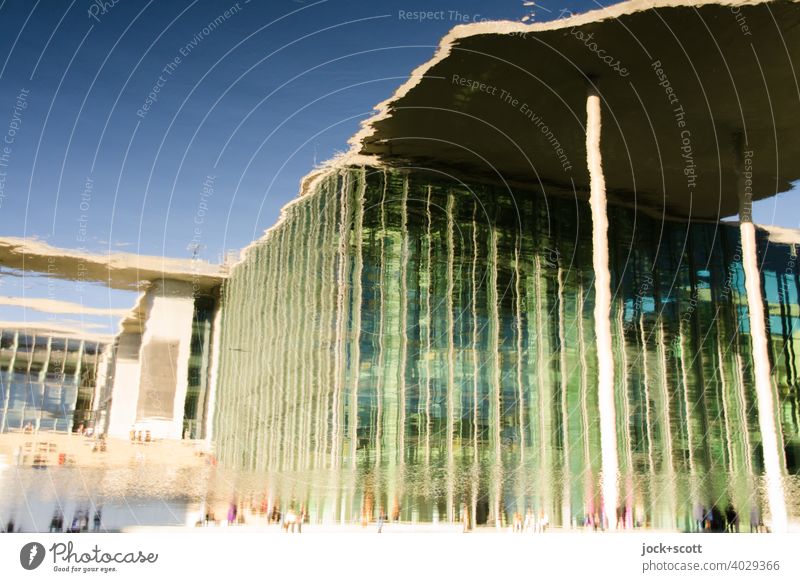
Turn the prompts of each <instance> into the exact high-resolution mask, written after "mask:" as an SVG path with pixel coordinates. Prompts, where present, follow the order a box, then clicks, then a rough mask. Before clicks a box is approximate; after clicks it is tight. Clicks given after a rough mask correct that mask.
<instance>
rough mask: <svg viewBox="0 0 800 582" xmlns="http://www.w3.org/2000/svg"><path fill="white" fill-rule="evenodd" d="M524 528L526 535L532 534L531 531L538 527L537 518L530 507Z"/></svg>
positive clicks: (526, 514)
mask: <svg viewBox="0 0 800 582" xmlns="http://www.w3.org/2000/svg"><path fill="white" fill-rule="evenodd" d="M524 527H525V532H526V533H531V531H533V530H534V528H535V527H536V517H535V516H534V515H533V509H531V508H530V507H529V508H528V511H526V512H525V524H524Z"/></svg>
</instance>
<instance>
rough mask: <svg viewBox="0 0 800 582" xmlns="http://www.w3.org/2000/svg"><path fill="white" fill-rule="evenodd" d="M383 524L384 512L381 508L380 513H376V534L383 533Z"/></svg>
mask: <svg viewBox="0 0 800 582" xmlns="http://www.w3.org/2000/svg"><path fill="white" fill-rule="evenodd" d="M384 523H386V512H385V511H384V510H383V507H381V508H380V511H378V533H381V532H382V531H383V524H384Z"/></svg>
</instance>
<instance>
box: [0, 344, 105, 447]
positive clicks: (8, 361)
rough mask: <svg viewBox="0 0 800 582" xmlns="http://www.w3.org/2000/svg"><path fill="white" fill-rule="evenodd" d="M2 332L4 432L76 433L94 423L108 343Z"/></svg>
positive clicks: (0, 402)
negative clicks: (106, 344) (95, 397)
mask: <svg viewBox="0 0 800 582" xmlns="http://www.w3.org/2000/svg"><path fill="white" fill-rule="evenodd" d="M0 334H2V340H1V341H2V343H0V410H2V418H1V419H0V432H7V431H15V430H43V431H44V430H47V431H58V432H72V431H80V430H82V429H84V428H86V429H88V428H90V427H91V426H93V425H94V421H95V418H94V412H93V402H94V394H95V389H96V385H97V372H98V365H99V363H100V358H101V355H102V351H103V349H104V347H105V346H104V344H102V343H98V342H93V341H86V340H82V339H75V338H64V337H56V336H52V335H48V334H42V335H37V334H34V333H26V332H24V331H19V330H2V331H0Z"/></svg>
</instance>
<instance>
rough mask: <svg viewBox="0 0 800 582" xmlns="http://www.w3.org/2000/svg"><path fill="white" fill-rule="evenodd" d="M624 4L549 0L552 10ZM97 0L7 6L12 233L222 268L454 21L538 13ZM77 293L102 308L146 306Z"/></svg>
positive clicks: (2, 121) (327, 3)
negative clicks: (100, 8) (418, 15)
mask: <svg viewBox="0 0 800 582" xmlns="http://www.w3.org/2000/svg"><path fill="white" fill-rule="evenodd" d="M611 3H613V2H608V1H604V2H602V3H600V2H595V1H590V0H573V1H568V2H560V1H559V2H557V1H555V0H545V1H543V2H542V3H541V4H542V7H541V8H537V9H535V12H536V15H535V20H548V19H551V18H554V17H556V16H557V12H558V10H560V9H562V8H569V9H570V10H572V11H573V12H580V11H583V10H586V9H588V8H596V7H599V6H600V5H601V4H611ZM109 4H110V3H109ZM93 5H94V6H96V4H94V3H92V2H89V1H88V0H75V1H73V2H71V3H66V2H65V3H61V4H58V5H54V4H52V3H49V2H36V3H32V2H29V1H28V0H6V1H5V2H2V3H0V134H3V135H4V134H5V133H6V131H7V128H8V127H9V124H10V123H11V121H12V119H14V117H15V114H14V107H15V104H17V103H18V100H17V96H18V95H19V94H20V93H21V92H23V90H25V91H27V96H26V98H25V104H26V107H25V108H24V109H22V110H21V111H20V112H18V113H19V115H18V117H19V118H20V120H19V122H17V123H18V124H19V125H20V128H19V130H18V131H17V133H16V135H15V136H14V139H13V143H12V144H11V146H10V153H9V154H8V163H7V167H3V168H0V171H2V172H4V173H5V175H4V176H0V178H4V181H3V182H2V184H3V190H2V195H3V197H2V198H0V204H1V205H2V206H0V235H2V236H36V237H39V238H41V239H43V240H44V241H46V242H47V243H49V244H51V245H54V246H62V247H69V248H82V249H85V250H88V251H92V252H99V251H108V250H112V251H113V250H124V251H126V252H139V253H143V254H152V255H167V256H174V257H184V258H188V257H190V256H191V251H190V245H193V244H194V245H199V256H200V257H201V258H205V259H208V260H210V261H212V262H218V261H219V260H220V258H221V257H222V255H223V254H224V253H225V251H227V250H229V249H238V248H241V247H243V246H245V245H247V244H248V243H249V242H250V241H251V240H252V239H254V238H257V237H258V236H259V235H260V234H261V232H263V230H264V229H266V228H268V227H269V226H270V225H272V224H274V222H275V220H276V219H277V217H278V213H279V210H280V208H281V207H282V206H283V205H284V204H285V203H286V202H288V201H289V200H291V199H292V198H294V197H295V196H296V194H297V190H298V183H299V180H300V178H301V177H302V176H304V175H305V174H306V173H308V172H309V170H311V169H312V168H313V166H314V165H315V164H316V163H319V162H322V161H324V160H326V159H329V158H330V157H332V156H333V155H334V154H335V153H336V152H339V151H344V150H346V149H347V147H348V146H347V139H348V138H349V137H350V136H351V135H352V134H353V133H355V132H356V131H357V129H358V127H359V122H360V121H362V120H363V119H365V118H366V117H368V116H369V115H370V114H371V113H372V107H373V106H374V105H375V104H377V103H379V102H380V101H383V100H384V99H386V98H388V97H389V96H390V95H391V94H392V93H393V92H394V90H395V89H396V88H397V87H398V86H399V85H400V84H401V83H402V82H403V81H404V80H405V79H406V78H407V77H408V74H409V73H410V72H411V71H412V70H413V69H414V68H415V67H416V66H418V65H419V64H421V63H423V62H425V61H426V60H427V59H429V58H430V57H431V55H432V54H433V52H434V50H435V47H436V45H437V44H438V42H439V40H440V38H441V37H442V36H443V35H444V34H445V33H446V32H447V31H448V30H449V29H450V28H451V27H452V26H454V25H456V24H459V22H463V21H471V20H475V19H497V18H506V19H511V20H520V19H521V18H522V17H523V16H524V15H526V14H528V13H529V12H530V10H531V8H530V7H525V6H523V2H522V1H521V0H500V1H498V2H492V3H488V2H485V1H480V0H450V1H446V2H445V1H440V0H437V1H433V2H431V1H428V0H382V1H380V2H364V1H361V2H358V1H347V0H320V1H317V2H313V1H311V0H309V1H305V2H302V1H297V0H295V1H289V0H279V1H270V2H269V3H267V2H250V1H249V0H239V2H238V3H237V2H235V1H233V0H230V1H227V0H225V1H219V2H214V3H210V2H200V1H197V0H194V1H193V0H180V1H174V2H155V1H152V0H151V1H149V2H119V3H117V4H116V5H114V6H113V7H111V8H109V9H108V10H107V12H106V13H105V14H103V13H102V12H100V13H96V18H94V19H93V18H91V17H90V16H89V14H88V10H89V7H90V6H93ZM56 6H57V8H56ZM231 8H233V10H231V13H229V15H228V16H227V17H225V16H224V13H225V10H227V9H231ZM415 11H434V12H435V13H436V17H435V19H430V20H426V21H422V22H420V21H419V20H414V19H413V18H410V17H409V16H408V14H410V13H413V12H415ZM401 13H402V15H401ZM459 19H461V20H459ZM215 20H216V24H213V23H214V22H215ZM176 57H177V58H179V62H177V64H176V60H175V59H176ZM170 63H173V64H175V66H174V67H171V68H170V67H168V65H169V64H170ZM156 90H157V94H153V96H154V97H155V99H149V98H148V95H149V94H151V92H153V91H156ZM145 107H149V108H148V109H147V111H144V108H145ZM204 183H206V190H205V191H204ZM208 184H210V185H211V186H210V188H209V187H208ZM203 205H206V207H204V206H203ZM792 207H793V204H792V203H791V202H790V196H789V195H784V196H783V197H779V198H777V199H774V200H771V201H767V202H761V203H758V204H756V210H755V217H756V219H757V220H760V221H762V222H767V223H771V222H777V223H779V224H784V225H786V226H798V225H797V224H795V223H794V222H795V221H794V218H793V216H795V215H796V213H793V212H792ZM787 221H788V223H787ZM0 281H2V287H0V293H2V294H13V293H17V292H18V293H20V294H22V293H25V294H26V295H31V296H49V295H48V293H49V291H48V286H47V283H46V281H43V280H42V279H41V278H32V279H31V278H28V277H26V279H25V282H24V283H22V282H21V281H18V280H15V278H14V277H11V278H9V277H6V276H2V277H1V278H0ZM23 286H24V290H23ZM62 291H63V295H64V296H63V297H58V298H59V299H63V300H69V301H76V302H80V301H82V300H83V301H84V302H87V303H91V304H93V305H95V306H101V307H103V306H104V307H109V306H119V304H120V302H128V303H127V305H128V306H129V305H131V304H132V302H133V301H132V300H131V299H130V297H129V295H128V294H120V293H118V292H111V293H106V292H101V291H100V290H95V289H86V288H84V289H83V290H82V291H81V290H76V289H75V288H70V287H69V286H68V285H66V286H62ZM62 291H60V292H62Z"/></svg>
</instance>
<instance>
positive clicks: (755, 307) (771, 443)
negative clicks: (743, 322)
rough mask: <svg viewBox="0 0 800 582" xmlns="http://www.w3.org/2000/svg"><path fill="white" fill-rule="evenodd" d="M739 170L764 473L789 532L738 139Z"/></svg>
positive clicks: (774, 511) (781, 526) (777, 527)
mask: <svg viewBox="0 0 800 582" xmlns="http://www.w3.org/2000/svg"><path fill="white" fill-rule="evenodd" d="M736 153H737V160H736V161H737V173H738V178H739V180H738V194H739V230H740V233H741V237H742V266H743V267H744V280H745V289H746V291H747V312H748V314H749V318H750V341H751V342H752V344H751V345H752V350H753V375H754V376H755V384H756V398H757V399H758V427H759V430H760V431H761V443H762V446H763V449H764V472H765V474H766V479H767V502H768V503H769V509H770V515H771V516H772V531H773V532H776V533H780V532H785V531H786V525H787V524H786V501H785V499H784V494H783V469H782V467H783V463H782V462H781V460H780V456H779V455H778V448H779V447H778V433H777V427H776V422H775V402H774V399H773V393H772V378H771V373H770V366H769V353H768V351H767V345H768V344H767V328H766V325H765V320H764V302H763V299H762V295H761V274H760V273H759V270H758V259H757V247H756V229H755V226H754V225H753V217H752V202H753V200H752V187H751V185H750V180H751V178H750V176H749V174H750V171H748V170H747V168H748V166H751V165H752V156H753V153H752V152H750V151H746V150H745V144H743V141H742V140H741V139H739V140H738V148H737V152H736Z"/></svg>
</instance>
